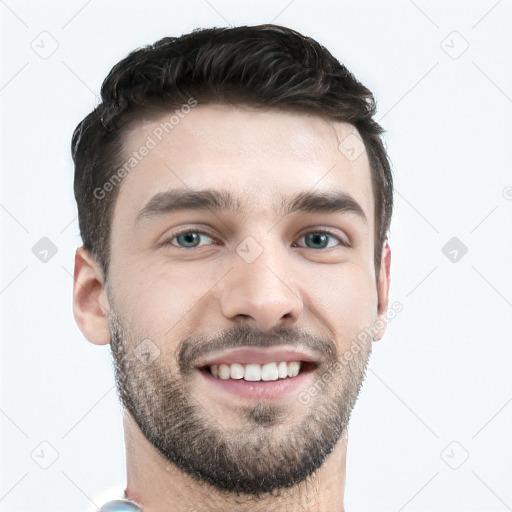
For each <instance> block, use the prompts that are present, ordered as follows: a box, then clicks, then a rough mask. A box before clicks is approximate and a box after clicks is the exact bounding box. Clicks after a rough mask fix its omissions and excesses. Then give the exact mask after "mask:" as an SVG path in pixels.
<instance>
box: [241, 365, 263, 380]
mask: <svg viewBox="0 0 512 512" xmlns="http://www.w3.org/2000/svg"><path fill="white" fill-rule="evenodd" d="M244 379H245V380H251V381H257V380H261V366H260V365H259V364H246V365H245V373H244Z"/></svg>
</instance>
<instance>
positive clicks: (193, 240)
mask: <svg viewBox="0 0 512 512" xmlns="http://www.w3.org/2000/svg"><path fill="white" fill-rule="evenodd" d="M201 236H206V237H208V238H210V239H211V237H210V236H209V235H208V233H206V232H205V231H201V230H199V229H189V230H188V231H182V232H181V233H177V234H176V235H174V236H173V237H172V238H170V239H169V240H167V241H166V242H164V244H165V245H174V244H172V243H171V242H172V240H174V239H176V240H179V242H180V243H183V244H185V247H183V249H195V248H196V247H199V245H198V242H200V238H201Z"/></svg>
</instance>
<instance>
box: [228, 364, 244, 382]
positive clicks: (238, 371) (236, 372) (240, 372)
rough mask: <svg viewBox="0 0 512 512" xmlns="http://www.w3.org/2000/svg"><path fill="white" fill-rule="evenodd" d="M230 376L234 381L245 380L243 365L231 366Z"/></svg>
mask: <svg viewBox="0 0 512 512" xmlns="http://www.w3.org/2000/svg"><path fill="white" fill-rule="evenodd" d="M229 375H230V377H231V378H232V379H243V378H244V367H243V366H242V365H241V364H238V363H233V364H232V365H231V366H230V372H229Z"/></svg>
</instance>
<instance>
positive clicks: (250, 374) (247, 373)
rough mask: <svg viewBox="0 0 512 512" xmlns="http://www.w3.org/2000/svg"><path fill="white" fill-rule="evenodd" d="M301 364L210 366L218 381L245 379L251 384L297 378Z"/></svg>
mask: <svg viewBox="0 0 512 512" xmlns="http://www.w3.org/2000/svg"><path fill="white" fill-rule="evenodd" d="M300 369H301V363H300V362H298V361H292V362H286V361H281V362H279V363H265V364H263V365H261V364H255V363H250V364H245V365H244V364H240V363H232V364H226V363H222V364H214V365H212V366H210V371H211V373H212V375H213V376H214V377H216V378H218V379H222V380H226V379H238V380H239V379H244V380H247V381H251V382H257V381H272V380H278V379H285V378H287V377H295V376H297V375H298V374H299V373H300Z"/></svg>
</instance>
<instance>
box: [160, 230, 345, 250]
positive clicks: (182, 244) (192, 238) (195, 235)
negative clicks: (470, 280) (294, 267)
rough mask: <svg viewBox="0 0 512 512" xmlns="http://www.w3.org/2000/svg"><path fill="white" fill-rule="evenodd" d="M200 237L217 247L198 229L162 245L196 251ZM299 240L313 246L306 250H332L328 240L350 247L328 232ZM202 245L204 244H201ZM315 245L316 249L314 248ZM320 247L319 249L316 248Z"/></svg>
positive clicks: (207, 235)
mask: <svg viewBox="0 0 512 512" xmlns="http://www.w3.org/2000/svg"><path fill="white" fill-rule="evenodd" d="M201 236H204V237H206V238H209V239H210V240H213V241H214V242H215V244H214V245H218V243H216V242H217V241H216V240H215V239H214V238H213V237H211V236H210V235H209V234H208V233H207V232H206V231H202V230H200V229H188V230H186V231H181V232H179V233H176V234H175V235H174V236H173V237H171V238H169V239H168V240H165V241H164V242H163V244H162V245H164V246H169V245H172V246H174V247H178V248H181V249H196V248H198V247H201V245H200V243H201ZM300 238H305V239H306V240H307V241H308V242H309V243H311V244H312V245H313V247H311V246H310V245H307V246H306V248H307V249H314V250H319V249H332V248H333V247H335V246H336V244H335V245H334V246H333V245H331V246H330V247H329V246H328V245H326V242H327V244H328V242H329V238H331V239H335V240H337V241H338V242H339V243H340V245H341V246H343V247H350V244H349V243H348V242H346V241H345V240H343V239H341V238H339V237H338V236H336V235H335V234H334V233H331V232H330V231H308V232H307V233H305V234H303V235H301V237H300ZM173 240H176V241H177V242H178V244H179V245H176V244H175V243H173ZM308 242H306V243H308ZM203 245H204V244H203ZM315 245H316V247H314V246H315ZM318 245H320V246H321V247H318ZM293 246H294V247H297V244H295V243H294V244H293ZM299 247H303V246H299Z"/></svg>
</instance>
